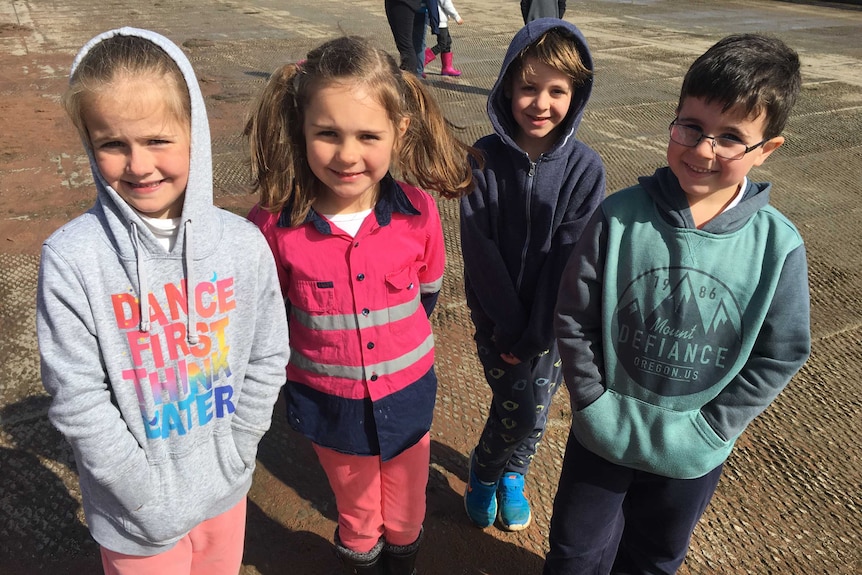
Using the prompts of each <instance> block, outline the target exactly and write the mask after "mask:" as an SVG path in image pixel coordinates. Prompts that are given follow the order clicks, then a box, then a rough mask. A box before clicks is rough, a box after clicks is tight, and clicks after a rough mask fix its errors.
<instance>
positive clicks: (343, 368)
mask: <svg viewBox="0 0 862 575" xmlns="http://www.w3.org/2000/svg"><path fill="white" fill-rule="evenodd" d="M432 349H434V334H429V335H428V337H427V338H425V341H423V342H422V343H420V344H419V345H418V346H417V347H415V348H414V349H412V350H411V351H409V352H407V353H405V354H404V355H402V356H400V357H396V358H393V359H390V360H388V361H382V362H380V363H374V364H370V365H367V366H361V365H357V366H353V365H334V364H326V363H317V362H315V361H311V360H310V359H308V358H307V357H306V356H304V355H302V352H301V351H299V350H298V349H295V348H293V347H291V348H290V363H291V364H293V365H295V366H296V367H298V368H299V369H302V370H304V371H307V372H310V373H314V374H318V375H325V376H327V377H341V378H344V379H355V380H362V379H364V377H365V373H369V374H376V375H391V374H393V373H397V372H399V371H401V370H402V369H407V368H408V367H410V366H411V365H413V364H414V363H416V362H417V361H419V360H420V359H422V358H423V357H425V355H426V354H427V353H428V352H429V351H431V350H432Z"/></svg>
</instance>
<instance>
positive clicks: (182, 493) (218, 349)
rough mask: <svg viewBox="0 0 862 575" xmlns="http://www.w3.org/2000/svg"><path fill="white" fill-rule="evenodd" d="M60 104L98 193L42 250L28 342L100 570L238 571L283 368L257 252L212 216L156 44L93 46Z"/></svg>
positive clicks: (178, 78) (119, 38) (279, 316)
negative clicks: (69, 455)
mask: <svg viewBox="0 0 862 575" xmlns="http://www.w3.org/2000/svg"><path fill="white" fill-rule="evenodd" d="M64 104H65V106H66V109H67V111H68V112H69V115H70V117H71V119H72V121H73V123H74V124H75V125H76V127H77V128H78V130H79V133H80V135H81V137H82V139H83V143H84V147H85V149H86V152H87V155H88V156H89V159H90V166H91V169H92V172H93V179H94V181H95V186H96V191H97V197H96V203H95V205H94V206H93V207H92V208H90V210H89V211H87V212H86V213H85V214H83V215H81V216H80V217H78V218H76V219H74V220H72V221H71V222H69V223H68V224H66V225H65V226H63V227H62V228H61V229H59V230H58V231H56V232H55V233H54V234H53V235H52V236H51V237H50V238H48V240H47V241H46V242H45V244H44V245H43V247H42V260H41V267H40V270H39V287H38V296H37V298H38V299H37V330H38V338H39V347H40V353H41V359H42V380H43V383H44V385H45V388H46V389H47V390H48V392H49V393H50V394H51V395H52V396H53V400H52V403H51V408H50V410H49V413H48V416H49V418H50V419H51V422H52V423H53V424H54V425H55V426H56V427H57V429H59V430H60V432H61V433H62V434H63V435H64V436H65V437H66V439H67V440H68V441H69V443H70V444H71V446H72V450H73V452H74V455H75V460H76V463H77V469H78V473H79V475H80V483H81V494H82V498H83V505H84V513H85V515H86V518H87V523H88V525H89V528H90V532H91V533H92V535H93V537H94V539H95V540H96V541H97V542H98V543H99V544H100V545H101V547H102V563H103V566H104V569H105V572H106V573H108V574H114V573H122V574H124V575H125V574H137V573H144V572H146V573H153V572H158V573H167V574H175V573H177V574H179V573H186V574H187V573H189V572H190V566H191V571H192V572H206V573H208V574H222V573H224V574H228V573H230V574H231V575H235V574H236V573H237V572H238V571H239V568H240V564H241V559H242V549H243V539H244V525H245V501H246V494H247V492H248V489H249V487H250V485H251V480H252V472H253V470H254V467H255V457H256V453H257V446H258V442H259V441H260V439H261V437H262V436H263V434H264V433H265V432H266V430H267V429H268V428H269V426H270V421H271V416H272V408H273V405H274V403H275V400H276V398H277V396H278V392H279V389H280V388H281V386H282V384H283V383H284V381H285V366H286V364H287V361H288V355H289V346H288V339H287V338H288V334H287V323H286V319H285V313H284V304H283V300H282V298H281V292H280V288H279V286H278V280H277V276H276V268H275V265H274V262H273V257H272V253H271V251H270V249H269V247H268V245H267V243H266V241H265V240H264V238H263V236H262V235H261V234H260V233H259V232H258V230H257V229H256V228H255V226H254V225H253V224H251V223H250V222H248V221H246V220H245V219H244V218H241V217H238V216H234V215H233V214H230V213H228V212H226V211H223V210H221V209H218V208H216V207H215V206H213V203H212V202H213V198H212V163H211V153H210V137H209V127H208V125H207V117H206V110H205V108H204V102H203V98H202V96H201V93H200V89H199V87H198V84H197V81H196V79H195V75H194V72H193V70H192V68H191V65H190V64H189V62H188V60H187V59H186V57H185V55H184V54H183V52H182V51H181V50H180V49H179V48H178V47H177V46H175V45H174V44H173V43H171V42H170V41H169V40H167V39H166V38H164V37H162V36H160V35H158V34H155V33H152V32H149V31H146V30H136V29H132V28H122V29H119V30H113V31H110V32H106V33H104V34H101V35H99V36H97V37H95V38H93V39H92V40H91V41H90V42H88V43H87V44H86V45H85V46H84V47H83V49H82V50H81V51H80V53H79V54H78V56H77V58H76V59H75V61H74V63H73V65H72V76H71V81H70V87H69V90H68V92H67V93H66V95H65V97H64ZM193 547H194V549H192V548H193ZM193 551H194V552H193ZM196 569H197V571H195V570H196Z"/></svg>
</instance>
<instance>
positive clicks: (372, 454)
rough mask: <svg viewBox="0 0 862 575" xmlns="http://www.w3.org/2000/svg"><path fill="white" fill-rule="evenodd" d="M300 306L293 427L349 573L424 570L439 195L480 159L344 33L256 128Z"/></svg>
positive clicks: (386, 60)
mask: <svg viewBox="0 0 862 575" xmlns="http://www.w3.org/2000/svg"><path fill="white" fill-rule="evenodd" d="M247 133H248V135H249V140H250V144H251V162H252V165H251V168H252V177H253V179H254V180H255V185H256V189H257V191H258V192H259V193H260V204H259V206H256V207H255V208H254V209H253V210H252V212H251V213H250V214H249V217H250V218H251V219H252V220H253V221H255V222H256V223H257V224H258V225H259V226H260V228H261V230H263V233H264V235H265V236H266V237H267V238H268V240H269V242H270V245H271V247H272V249H273V251H274V252H275V254H276V259H277V261H278V263H279V273H280V279H281V285H282V289H283V291H284V295H285V297H286V298H287V300H288V302H289V316H288V321H289V323H290V332H291V346H292V350H293V353H292V355H291V360H290V364H289V366H288V382H287V386H286V387H285V396H286V403H287V414H288V420H289V422H290V425H291V426H293V428H294V429H296V430H297V431H299V432H300V433H302V434H304V435H305V436H306V437H308V438H309V439H310V440H311V441H312V442H313V444H314V449H315V451H316V452H317V455H318V458H319V460H320V463H321V465H322V466H323V469H324V470H325V472H326V474H327V477H328V478H329V482H330V485H331V487H332V490H333V492H334V493H335V499H336V503H337V506H338V528H337V529H336V532H335V545H336V551H337V554H338V556H339V557H340V558H341V559H342V561H343V562H344V563H345V565H346V566H347V567H348V568H349V569H350V570H351V571H350V572H351V573H353V572H356V573H359V572H362V573H378V572H383V571H382V569H383V568H384V567H383V565H384V563H385V565H386V569H388V571H386V572H387V573H389V574H391V575H397V574H405V575H409V574H412V573H413V568H414V564H415V561H416V553H417V551H418V548H419V537H420V534H421V530H422V522H423V520H424V517H425V488H426V485H427V481H428V465H429V459H430V440H429V435H428V430H429V429H430V426H431V417H432V415H433V411H434V400H435V394H436V390H437V379H436V376H435V374H434V367H433V364H434V340H433V336H432V333H431V325H430V322H429V321H428V316H429V315H430V314H431V311H432V310H433V308H434V304H435V302H436V299H437V294H438V292H439V290H440V287H441V285H442V276H443V268H444V265H445V248H444V244H443V235H442V228H441V225H440V217H439V214H438V213H437V208H436V205H435V202H434V200H433V199H432V198H431V196H429V195H428V194H426V193H425V192H423V191H422V190H420V189H419V188H417V187H414V186H413V185H410V184H407V183H404V182H397V181H395V180H394V179H393V177H392V176H391V175H390V173H389V170H390V168H394V169H397V170H398V173H399V174H401V176H402V177H405V178H410V179H412V180H415V181H416V182H417V183H419V184H420V185H422V186H426V187H428V188H431V189H435V190H438V191H439V192H440V193H441V194H442V195H443V196H445V197H457V196H459V195H461V194H463V193H465V192H467V191H469V190H470V189H471V188H472V175H471V171H470V167H469V164H468V162H467V157H468V152H471V149H470V148H468V147H467V146H465V145H463V144H461V143H460V142H459V141H458V140H457V139H456V138H455V137H454V136H453V134H452V133H451V132H450V130H449V127H448V124H447V123H446V121H445V119H444V118H443V115H442V114H441V112H440V109H439V108H438V107H437V105H436V104H435V102H434V101H433V100H432V99H431V97H430V95H429V94H428V93H427V92H426V91H425V89H424V87H423V86H422V83H421V81H420V80H419V79H418V78H417V77H416V76H415V75H414V74H411V73H402V71H401V70H399V69H398V67H397V65H396V64H395V62H394V60H392V58H391V57H390V56H389V55H387V54H386V53H385V52H383V51H381V50H377V49H375V48H373V47H371V46H370V44H368V43H367V42H366V41H365V40H363V39H360V38H353V37H350V38H339V39H336V40H332V41H330V42H327V43H325V44H323V45H321V46H320V47H318V48H316V49H314V50H312V51H311V52H309V53H308V57H307V59H306V60H303V62H302V63H301V64H300V65H299V66H294V65H291V64H289V65H286V66H284V67H282V68H280V69H279V70H277V71H276V72H275V73H274V74H273V75H272V77H271V79H270V81H269V83H268V84H267V86H266V88H265V89H264V92H263V94H262V96H261V99H260V102H259V104H258V106H257V108H256V109H255V110H254V112H253V114H252V117H251V119H250V121H249V123H248V126H247Z"/></svg>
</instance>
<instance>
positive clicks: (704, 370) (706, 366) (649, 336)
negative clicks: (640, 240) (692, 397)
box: [612, 267, 743, 396]
mask: <svg viewBox="0 0 862 575" xmlns="http://www.w3.org/2000/svg"><path fill="white" fill-rule="evenodd" d="M614 317H615V318H616V321H615V322H613V325H612V329H613V341H614V347H615V351H616V354H617V359H618V361H619V363H620V365H621V367H622V368H623V369H625V371H626V373H627V374H628V375H629V377H631V378H632V379H633V380H634V381H635V382H636V383H637V384H638V385H640V386H642V387H644V388H646V389H648V390H650V391H653V392H655V393H658V394H660V395H663V396H670V395H689V394H694V393H698V392H700V391H702V390H704V389H706V388H708V387H709V386H710V385H712V384H714V383H715V382H716V381H719V380H721V379H722V378H723V377H724V375H725V374H726V373H727V370H728V369H729V368H731V367H732V366H733V365H734V363H735V361H736V359H737V356H738V355H739V352H740V346H741V341H742V336H743V334H742V322H741V316H740V310H739V305H738V303H737V302H736V300H735V298H734V296H733V293H731V291H730V290H729V289H728V288H727V286H726V285H725V284H723V283H722V282H721V281H719V280H718V279H716V278H714V277H712V276H710V275H708V274H705V273H703V272H701V271H699V270H696V269H692V268H686V267H669V268H656V269H652V270H650V271H648V272H646V273H644V274H641V275H640V276H638V277H637V278H636V279H635V280H634V281H632V282H631V284H629V286H628V287H627V288H626V289H625V290H624V291H623V293H622V296H621V297H620V299H619V302H618V304H617V308H616V310H615V312H614Z"/></svg>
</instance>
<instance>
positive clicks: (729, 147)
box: [668, 120, 769, 160]
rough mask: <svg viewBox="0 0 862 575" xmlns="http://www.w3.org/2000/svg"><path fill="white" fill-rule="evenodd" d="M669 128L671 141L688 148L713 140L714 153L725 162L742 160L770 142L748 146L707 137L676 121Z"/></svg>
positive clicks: (695, 129) (699, 131) (718, 137)
mask: <svg viewBox="0 0 862 575" xmlns="http://www.w3.org/2000/svg"><path fill="white" fill-rule="evenodd" d="M668 128H669V129H670V139H671V140H673V141H674V142H676V143H677V144H679V145H681V146H685V147H687V148H694V147H695V146H697V145H698V144H699V143H700V141H701V140H703V139H704V138H706V139H708V140H712V153H713V154H715V155H716V156H717V157H719V158H724V159H725V160H740V159H742V157H743V156H745V154H747V153H748V152H750V151H752V150H756V149H757V148H759V147H760V146H762V145H763V144H765V143H766V142H768V141H769V138H766V139H765V140H762V141H760V142H758V143H756V144H754V145H753V146H746V145H745V142H740V141H739V140H737V139H735V138H728V137H726V136H707V135H706V134H704V133H703V130H701V129H700V128H696V127H694V126H686V125H685V124H677V123H676V120H674V121H673V122H671V123H670V126H668Z"/></svg>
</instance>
